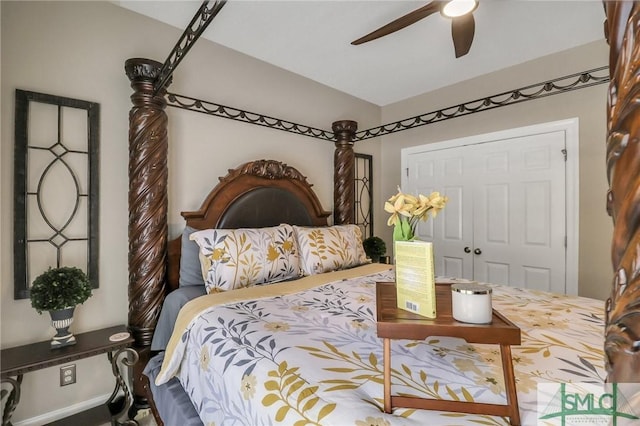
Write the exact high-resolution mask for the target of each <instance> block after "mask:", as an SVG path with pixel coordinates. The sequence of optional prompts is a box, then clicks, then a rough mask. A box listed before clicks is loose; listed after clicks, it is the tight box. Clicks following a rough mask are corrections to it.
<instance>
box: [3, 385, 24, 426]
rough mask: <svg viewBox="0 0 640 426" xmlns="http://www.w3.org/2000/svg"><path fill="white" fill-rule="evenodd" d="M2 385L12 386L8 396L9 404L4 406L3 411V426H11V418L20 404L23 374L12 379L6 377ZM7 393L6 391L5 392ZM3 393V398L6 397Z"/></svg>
mask: <svg viewBox="0 0 640 426" xmlns="http://www.w3.org/2000/svg"><path fill="white" fill-rule="evenodd" d="M2 383H9V384H10V385H11V391H10V392H9V395H8V396H7V402H6V404H5V405H4V410H3V411H2V426H11V416H13V412H14V411H15V410H16V407H17V406H18V403H19V402H20V385H21V384H22V374H18V377H17V378H15V379H12V378H11V377H5V378H3V379H2ZM4 392H6V391H4ZM4 392H3V395H2V396H3V397H4Z"/></svg>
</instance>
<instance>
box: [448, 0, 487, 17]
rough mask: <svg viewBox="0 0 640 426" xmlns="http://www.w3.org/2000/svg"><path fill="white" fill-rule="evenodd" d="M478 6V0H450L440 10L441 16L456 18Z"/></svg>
mask: <svg viewBox="0 0 640 426" xmlns="http://www.w3.org/2000/svg"><path fill="white" fill-rule="evenodd" d="M477 7H478V0H451V1H449V2H447V3H445V5H444V6H442V9H441V10H440V13H441V14H442V16H445V17H447V18H457V17H460V16H462V15H466V14H467V13H471V12H473V11H474V10H475V9H476V8H477Z"/></svg>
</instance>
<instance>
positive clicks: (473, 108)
mask: <svg viewBox="0 0 640 426" xmlns="http://www.w3.org/2000/svg"><path fill="white" fill-rule="evenodd" d="M602 72H604V75H601V76H598V75H594V73H602ZM608 82H609V67H607V66H604V67H600V68H595V69H592V70H588V71H584V72H581V73H577V74H571V75H567V76H564V77H560V78H556V79H554V80H549V81H546V82H544V83H537V84H532V85H530V86H526V87H523V88H520V89H516V90H510V91H508V92H503V93H499V94H497V95H493V96H488V97H486V98H482V99H476V100H475V101H470V102H465V103H463V104H460V105H455V106H451V107H447V108H443V109H439V110H437V111H432V112H428V113H425V114H421V115H417V116H415V117H410V118H405V119H403V120H400V121H396V122H393V123H388V124H384V125H382V126H379V127H374V128H371V129H367V130H363V131H361V132H357V133H356V137H355V140H356V141H361V140H365V139H371V138H375V137H378V136H382V135H388V134H391V133H397V132H401V131H403V130H408V129H414V128H416V127H420V126H425V125H427V124H431V123H435V122H438V121H444V120H449V119H451V118H456V117H461V116H464V115H469V114H474V113H476V112H481V111H486V110H489V109H494V108H499V107H503V106H507V105H513V104H516V103H520V102H525V101H531V100H534V99H539V98H543V97H546V96H551V95H557V94H559V93H565V92H569V91H572V90H577V89H582V88H585V87H590V86H595V85H597V84H603V83H608Z"/></svg>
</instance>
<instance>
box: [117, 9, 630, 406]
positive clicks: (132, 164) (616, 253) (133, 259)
mask: <svg viewBox="0 0 640 426" xmlns="http://www.w3.org/2000/svg"><path fill="white" fill-rule="evenodd" d="M207 3H208V1H205V2H204V3H203V7H201V9H200V10H199V11H198V15H197V16H196V17H194V20H193V21H192V23H191V24H190V26H189V28H188V29H187V30H185V33H184V34H183V37H182V38H181V40H180V42H179V43H178V44H177V45H176V48H174V51H175V52H179V53H180V55H178V54H176V55H175V56H174V55H170V58H169V59H167V62H166V63H165V64H164V65H163V64H161V63H159V62H156V61H153V60H149V59H142V58H133V59H129V60H127V61H126V64H125V70H126V73H127V76H128V77H129V79H130V81H131V87H132V88H133V91H134V93H133V94H132V95H131V101H132V103H133V107H132V109H131V111H130V115H129V120H130V128H129V181H130V189H129V329H130V331H131V333H132V335H133V337H134V338H135V342H136V343H135V348H136V350H137V351H138V352H139V354H140V359H141V360H142V361H141V363H139V364H138V366H137V368H136V369H135V371H134V393H135V397H136V400H137V401H136V403H141V404H142V405H144V401H145V393H144V387H143V384H142V381H141V380H140V377H141V371H142V368H143V367H144V365H145V364H146V360H148V357H149V346H150V343H151V338H152V335H153V331H154V329H155V324H156V321H157V318H158V315H159V312H160V309H161V306H162V301H163V299H164V296H165V277H166V256H167V200H168V194H167V180H168V179H167V178H168V169H167V152H168V149H167V146H168V140H167V124H168V119H167V115H166V113H165V108H166V105H167V101H166V98H165V97H166V93H167V87H168V86H169V85H170V84H171V73H172V72H174V71H175V68H176V66H177V64H178V63H179V61H180V60H181V59H182V56H183V55H184V54H186V52H187V51H188V50H189V47H190V46H191V45H192V44H193V43H195V41H196V40H197V38H198V37H199V35H200V34H201V33H202V32H203V31H204V27H206V25H208V23H209V22H211V20H212V19H213V17H214V16H215V14H217V12H218V11H219V9H220V8H221V7H222V6H223V5H224V1H219V2H216V5H215V6H214V7H213V8H212V9H211V10H208V9H207V7H206V4H207ZM604 7H605V12H606V21H605V25H604V29H605V35H606V37H607V41H608V42H609V45H610V55H609V71H610V79H611V81H610V85H609V102H608V109H607V123H608V136H607V176H608V179H609V183H610V190H609V192H608V194H607V211H608V212H609V214H610V215H611V217H612V219H613V222H614V235H613V242H612V265H613V270H614V271H615V272H614V277H613V282H612V283H607V284H606V285H607V286H611V297H610V298H609V299H608V301H607V304H606V313H607V318H606V331H605V344H604V347H605V352H606V366H607V372H608V379H607V380H608V381H610V382H640V145H639V140H638V138H639V137H640V111H638V102H637V101H638V97H639V94H640V79H639V77H638V76H639V68H640V42H638V40H639V38H640V25H639V17H640V14H639V11H640V5H639V4H638V3H637V2H618V1H605V2H604ZM212 10H213V11H212ZM198 16H201V17H202V18H203V19H204V18H206V20H207V22H206V25H205V24H202V25H195V24H194V22H196V21H197V19H196V18H197V17H198ZM193 28H196V30H193ZM194 32H195V33H194ZM183 40H184V42H183ZM172 61H173V63H171V62H172ZM332 129H333V131H334V136H335V155H334V223H336V224H344V223H353V220H354V208H353V206H354V201H353V198H354V193H353V178H354V168H353V165H354V151H353V144H354V136H355V132H356V130H357V123H355V122H354V121H350V120H343V121H337V122H335V123H333V125H332Z"/></svg>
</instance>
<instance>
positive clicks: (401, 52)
mask: <svg viewBox="0 0 640 426" xmlns="http://www.w3.org/2000/svg"><path fill="white" fill-rule="evenodd" d="M427 2H428V0H423V1H415V0H410V1H405V0H402V1H400V0H394V1H390V0H368V1H362V0H342V1H329V0H290V1H277V0H260V1H249V0H230V1H228V2H227V4H226V5H225V6H224V7H223V8H222V10H221V12H220V13H219V14H218V16H217V17H216V18H215V19H214V20H213V22H212V23H211V25H210V26H209V28H208V29H207V30H206V31H205V33H204V34H203V37H205V38H208V39H210V40H212V41H214V42H216V43H219V44H221V45H224V46H227V47H229V48H231V49H234V50H237V51H239V52H242V53H245V54H247V55H250V56H253V57H255V58H258V59H261V60H263V61H265V62H268V63H271V64H273V65H276V66H278V67H281V68H284V69H286V70H289V71H292V72H294V73H296V74H300V75H302V76H305V77H307V78H310V79H312V80H315V81H318V82H320V83H323V84H325V85H327V86H330V87H333V88H335V89H338V90H340V91H343V92H346V93H349V94H351V95H353V96H356V97H358V98H361V99H364V100H367V101H369V102H372V103H374V104H377V105H380V106H384V105H387V104H390V103H394V102H397V101H401V100H403V99H406V98H409V97H412V96H415V95H417V94H421V93H425V92H429V91H431V90H434V89H437V88H440V87H444V86H447V85H450V84H454V83H457V82H460V81H463V80H467V79H469V78H473V77H476V76H478V75H482V74H486V73H490V72H493V71H495V70H498V69H502V68H505V67H509V66H512V65H515V64H518V63H521V62H524V61H527V60H530V59H534V58H537V57H540V56H544V55H548V54H551V53H554V52H558V51H561V50H565V49H569V48H572V47H575V46H579V45H582V44H585V43H589V42H592V41H595V40H599V39H602V38H603V37H604V35H603V21H604V18H605V16H604V9H603V6H602V2H601V1H599V0H588V1H578V0H572V1H565V0H562V1H561V0H556V1H534V0H480V5H479V6H478V9H477V10H476V11H475V12H474V17H475V21H476V32H475V38H474V41H473V45H472V46H471V50H470V52H469V53H468V54H467V55H466V56H463V57H462V58H458V59H456V58H455V56H454V50H453V43H452V41H451V29H450V22H449V21H448V20H446V19H445V18H443V17H442V16H440V14H438V13H436V14H433V15H431V16H429V17H427V18H425V19H423V20H421V21H419V22H417V23H415V24H413V25H411V26H409V27H407V28H405V29H403V30H400V31H398V32H396V33H394V34H391V35H387V36H385V37H383V38H380V39H378V40H374V41H371V42H369V43H365V44H362V45H360V46H352V45H351V44H350V43H351V41H353V40H355V39H357V38H359V37H361V36H363V35H365V34H367V33H369V32H371V31H373V30H375V29H377V28H378V27H380V26H382V25H384V24H386V23H388V22H390V21H392V20H394V19H396V18H398V17H400V16H402V15H404V14H406V13H408V12H410V11H412V10H414V9H417V8H418V7H421V6H423V5H424V4H426V3H427ZM114 3H116V4H119V5H120V6H123V7H126V8H128V9H130V10H133V11H136V12H138V13H141V14H144V15H147V16H150V17H152V18H155V19H157V20H160V21H162V22H165V23H167V24H170V25H173V26H175V27H177V28H180V29H184V28H185V27H186V26H187V24H188V23H189V22H190V20H191V18H192V17H193V15H194V14H195V13H196V11H197V10H198V7H199V6H200V3H201V2H200V1H115V2H114ZM176 41H177V40H176ZM172 47H173V46H167V54H169V51H170V49H171V48H172ZM603 65H605V64H603ZM576 71H582V70H576Z"/></svg>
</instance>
